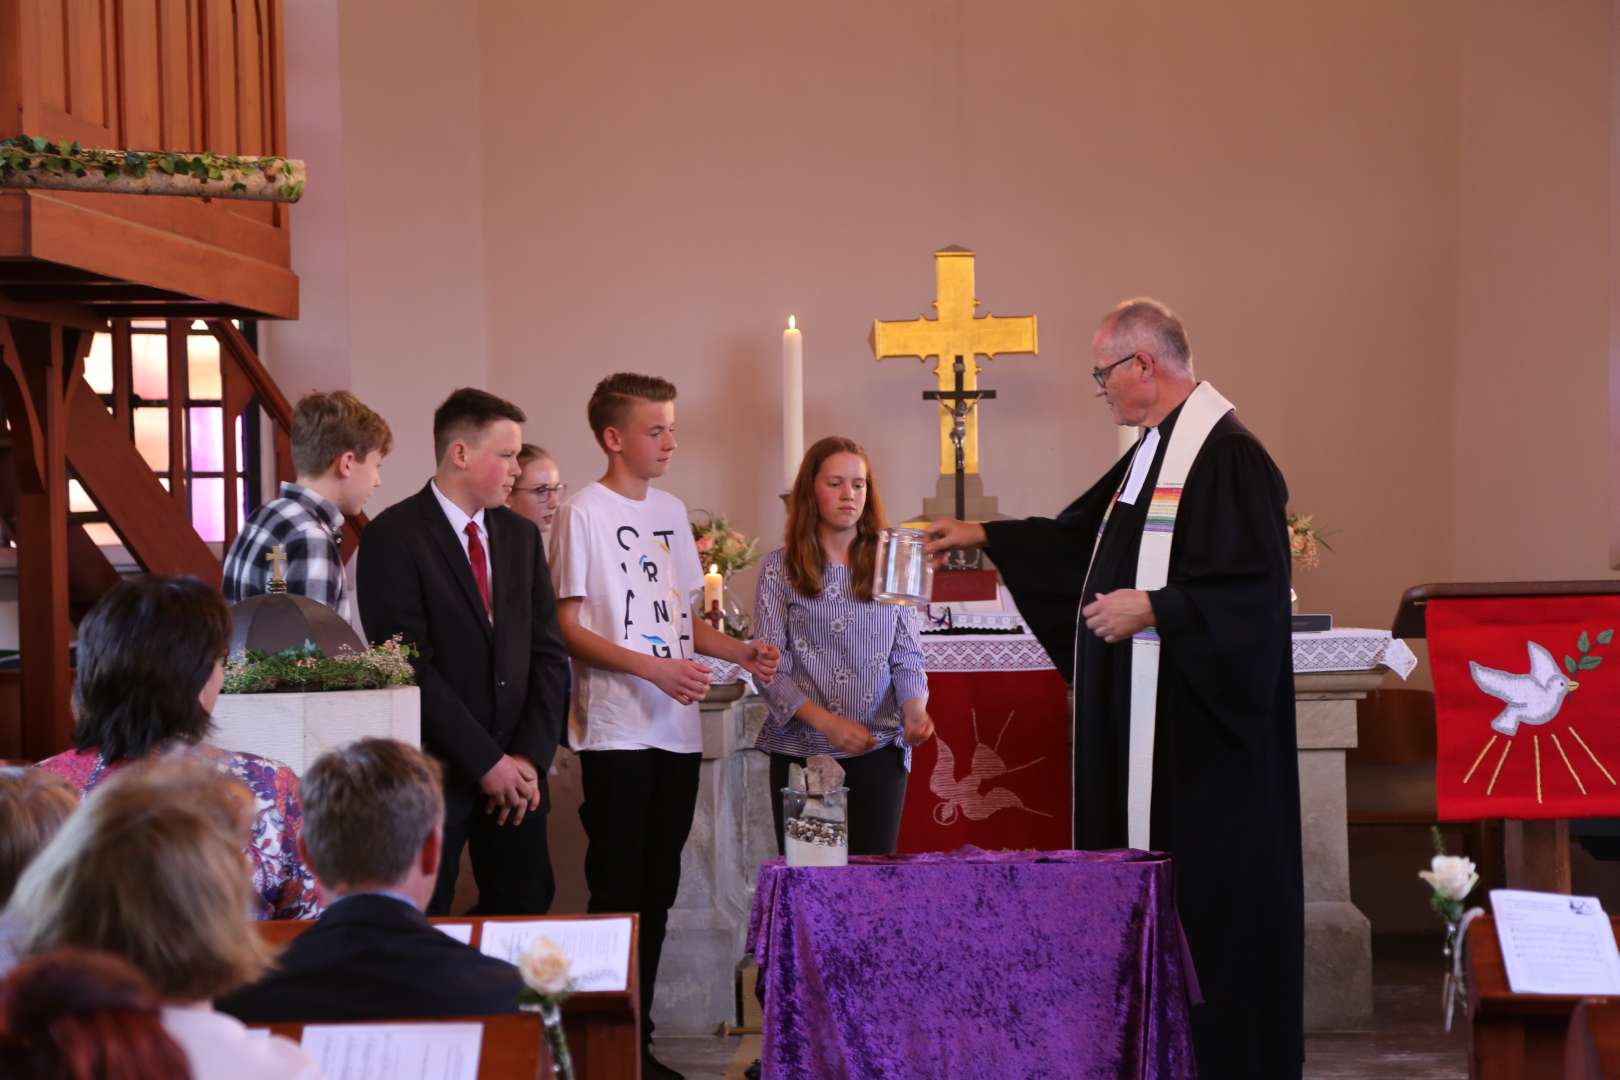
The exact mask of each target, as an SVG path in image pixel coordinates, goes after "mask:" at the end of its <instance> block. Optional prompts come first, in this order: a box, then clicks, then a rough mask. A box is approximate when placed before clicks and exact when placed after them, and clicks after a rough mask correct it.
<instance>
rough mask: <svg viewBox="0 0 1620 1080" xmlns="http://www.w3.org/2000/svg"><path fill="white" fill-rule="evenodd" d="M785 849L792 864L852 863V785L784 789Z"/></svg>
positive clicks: (783, 821) (783, 846) (783, 843)
mask: <svg viewBox="0 0 1620 1080" xmlns="http://www.w3.org/2000/svg"><path fill="white" fill-rule="evenodd" d="M782 849H783V853H784V854H785V855H786V856H787V864H788V865H789V866H847V865H848V864H849V788H847V787H836V788H833V789H832V790H830V791H826V792H821V793H817V794H814V795H812V794H810V793H809V792H807V791H804V790H801V789H800V788H793V787H785V788H783V789H782Z"/></svg>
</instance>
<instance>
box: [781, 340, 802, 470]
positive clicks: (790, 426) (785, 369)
mask: <svg viewBox="0 0 1620 1080" xmlns="http://www.w3.org/2000/svg"><path fill="white" fill-rule="evenodd" d="M796 323H797V320H796V319H795V318H794V317H793V316H792V315H789V316H788V325H787V329H786V330H784V331H782V476H783V485H782V490H783V491H792V490H793V481H794V478H795V477H797V476H798V475H799V462H800V460H802V459H803V458H804V335H803V334H802V333H800V331H799V329H798V327H797V325H795V324H796Z"/></svg>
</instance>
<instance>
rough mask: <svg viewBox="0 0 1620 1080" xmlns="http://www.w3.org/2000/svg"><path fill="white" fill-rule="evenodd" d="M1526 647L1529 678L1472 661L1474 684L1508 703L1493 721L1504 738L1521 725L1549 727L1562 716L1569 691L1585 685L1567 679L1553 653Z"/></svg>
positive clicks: (1528, 643)
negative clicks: (1547, 725) (1527, 650)
mask: <svg viewBox="0 0 1620 1080" xmlns="http://www.w3.org/2000/svg"><path fill="white" fill-rule="evenodd" d="M1526 644H1527V645H1529V646H1530V673H1529V674H1528V675H1513V674H1510V673H1508V672H1506V671H1497V670H1496V669H1495V668H1488V667H1486V666H1485V665H1483V664H1480V663H1477V662H1476V661H1473V660H1470V661H1469V662H1468V670H1469V671H1470V672H1472V673H1473V676H1474V685H1475V686H1477V687H1479V688H1480V689H1481V690H1483V691H1485V692H1486V693H1487V694H1489V695H1491V697H1494V698H1500V699H1502V700H1503V701H1505V702H1506V703H1507V707H1506V708H1505V709H1503V710H1502V711H1501V712H1499V713H1497V714H1496V719H1495V720H1492V721H1491V727H1492V728H1494V729H1495V730H1497V731H1500V732H1501V733H1502V734H1503V735H1513V734H1515V733H1516V732H1517V731H1518V730H1519V725H1520V724H1545V723H1546V722H1547V721H1549V720H1551V719H1552V718H1553V717H1555V716H1557V715H1558V710H1559V709H1560V708H1562V707H1563V704H1564V698H1565V697H1567V696H1568V695H1569V692H1570V691H1571V690H1575V689H1577V688H1578V687H1579V686H1580V685H1581V684H1580V683H1578V682H1576V681H1575V680H1574V679H1566V678H1565V677H1564V673H1563V672H1562V671H1560V670H1558V661H1556V660H1554V659H1553V656H1552V653H1550V652H1548V651H1547V650H1546V649H1543V648H1542V647H1541V646H1540V645H1537V644H1536V643H1535V642H1533V641H1530V642H1526Z"/></svg>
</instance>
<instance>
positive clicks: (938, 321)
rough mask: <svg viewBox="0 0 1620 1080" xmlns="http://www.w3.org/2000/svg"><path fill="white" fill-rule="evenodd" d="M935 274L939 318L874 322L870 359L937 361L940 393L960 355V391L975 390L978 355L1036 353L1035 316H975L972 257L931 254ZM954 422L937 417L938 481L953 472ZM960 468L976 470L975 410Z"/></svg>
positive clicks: (948, 251)
mask: <svg viewBox="0 0 1620 1080" xmlns="http://www.w3.org/2000/svg"><path fill="white" fill-rule="evenodd" d="M934 273H935V276H936V278H937V281H938V286H937V288H936V290H935V292H936V295H935V300H934V311H935V312H936V313H937V316H938V317H937V318H933V319H930V318H928V317H927V316H924V317H922V318H920V319H909V320H906V321H904V322H884V321H883V320H882V319H876V320H874V321H873V323H872V336H871V338H870V339H869V340H870V342H871V345H872V356H873V357H874V358H875V359H878V360H885V359H887V358H889V357H892V356H915V357H916V358H917V359H918V360H920V361H924V362H926V361H927V360H928V358H929V357H931V356H932V357H935V358H937V359H938V361H939V362H938V363H937V364H936V365H935V366H934V374H935V375H936V376H938V378H939V389H940V390H941V391H947V390H951V389H952V388H953V387H954V386H955V376H954V375H953V373H952V371H951V361H953V360H954V359H956V357H958V356H962V357H965V358H966V359H967V370H966V371H964V372H963V381H962V386H961V389H963V390H976V389H978V386H979V364H978V358H979V357H980V356H983V357H985V358H986V359H994V358H995V357H996V356H1001V355H1006V354H1009V353H1026V354H1036V353H1039V352H1040V349H1039V347H1038V346H1037V340H1036V332H1035V316H1033V315H975V312H977V311H978V309H979V300H978V298H977V297H976V296H974V295H973V252H971V251H969V250H967V249H966V248H962V247H956V246H954V245H953V246H951V247H948V248H945V249H944V250H942V251H936V252H934ZM952 422H953V421H952V417H951V416H950V414H949V413H947V412H945V411H943V410H942V411H941V413H940V417H939V471H940V474H941V475H942V476H951V475H954V474H955V472H956V446H955V444H953V443H952V441H951V425H952ZM963 468H964V470H965V471H966V472H970V473H976V472H978V471H979V417H978V410H974V411H973V412H972V413H970V414H969V415H968V417H967V433H966V436H965V439H964V442H963Z"/></svg>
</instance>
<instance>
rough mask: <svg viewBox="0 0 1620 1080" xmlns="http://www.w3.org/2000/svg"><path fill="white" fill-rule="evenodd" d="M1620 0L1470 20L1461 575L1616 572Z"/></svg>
mask: <svg viewBox="0 0 1620 1080" xmlns="http://www.w3.org/2000/svg"><path fill="white" fill-rule="evenodd" d="M1611 7H1612V5H1611V3H1610V2H1609V0H1585V2H1578V3H1577V2H1571V3H1563V4H1553V5H1548V6H1544V7H1537V8H1535V9H1533V10H1532V9H1530V8H1526V7H1523V6H1521V5H1517V4H1513V3H1507V2H1502V3H1492V4H1486V5H1480V7H1479V10H1478V12H1477V17H1474V18H1470V19H1469V20H1467V22H1466V23H1465V34H1464V50H1463V54H1464V63H1463V73H1462V74H1463V77H1462V87H1463V92H1462V118H1461V125H1460V129H1461V162H1460V164H1461V168H1460V169H1459V185H1458V199H1457V207H1458V209H1457V215H1458V263H1459V273H1458V284H1457V316H1456V318H1457V379H1456V391H1455V395H1454V399H1453V400H1454V409H1455V414H1456V445H1455V448H1454V452H1453V455H1454V456H1453V460H1454V470H1455V484H1456V491H1457V495H1456V499H1457V521H1456V532H1455V539H1454V543H1455V547H1456V572H1457V576H1458V578H1460V579H1462V580H1469V581H1474V580H1485V581H1490V580H1510V581H1516V580H1538V579H1585V578H1611V577H1613V576H1614V574H1613V571H1612V570H1611V569H1610V562H1609V551H1610V541H1611V537H1610V533H1609V521H1610V506H1609V502H1608V495H1609V492H1610V482H1611V481H1610V451H1609V446H1610V445H1611V444H1610V436H1609V430H1610V419H1609V413H1608V401H1609V350H1610V341H1611V338H1610V334H1611V327H1610V310H1611V309H1610V301H1611V296H1612V292H1611V289H1612V287H1613V280H1614V279H1613V269H1614V263H1613V261H1612V253H1611V248H1610V221H1611V200H1612V198H1613V196H1612V189H1611V187H1610V153H1611V132H1612V130H1613V129H1612V127H1611V124H1612V117H1611V110H1612V105H1613V101H1614V93H1613V84H1612V81H1611V80H1612V78H1613V74H1614V71H1615V65H1614V51H1615V50H1614V37H1613V33H1612V31H1611V26H1610V17H1611Z"/></svg>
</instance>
